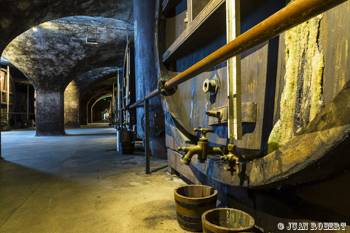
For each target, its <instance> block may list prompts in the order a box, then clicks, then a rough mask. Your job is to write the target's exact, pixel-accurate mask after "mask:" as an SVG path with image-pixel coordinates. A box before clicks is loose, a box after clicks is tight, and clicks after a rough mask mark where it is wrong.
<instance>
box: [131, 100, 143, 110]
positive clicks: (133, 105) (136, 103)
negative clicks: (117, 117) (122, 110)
mask: <svg viewBox="0 0 350 233" xmlns="http://www.w3.org/2000/svg"><path fill="white" fill-rule="evenodd" d="M143 101H144V99H140V100H138V101H136V102H135V103H133V104H132V105H130V106H129V109H132V108H136V107H137V106H139V104H142V103H143Z"/></svg>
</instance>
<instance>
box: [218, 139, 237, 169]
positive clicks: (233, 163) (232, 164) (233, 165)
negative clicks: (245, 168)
mask: <svg viewBox="0 0 350 233" xmlns="http://www.w3.org/2000/svg"><path fill="white" fill-rule="evenodd" d="M235 148H236V145H234V144H232V143H230V144H228V145H227V149H228V154H227V155H223V156H220V159H222V160H224V161H228V166H226V167H225V170H226V171H231V173H233V171H236V172H237V174H239V173H240V170H239V158H238V157H237V156H236V155H235V154H234V151H235Z"/></svg>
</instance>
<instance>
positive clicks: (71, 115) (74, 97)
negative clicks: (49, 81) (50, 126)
mask: <svg viewBox="0 0 350 233" xmlns="http://www.w3.org/2000/svg"><path fill="white" fill-rule="evenodd" d="M79 97H80V92H79V89H78V87H77V85H76V83H75V81H74V80H73V81H72V82H70V83H69V85H68V86H67V87H66V90H65V91H64V125H65V127H67V128H79V127H80V122H79Z"/></svg>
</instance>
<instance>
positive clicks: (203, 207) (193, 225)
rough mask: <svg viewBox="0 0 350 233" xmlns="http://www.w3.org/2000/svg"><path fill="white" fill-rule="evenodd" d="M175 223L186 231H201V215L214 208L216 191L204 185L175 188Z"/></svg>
mask: <svg viewBox="0 0 350 233" xmlns="http://www.w3.org/2000/svg"><path fill="white" fill-rule="evenodd" d="M174 193H175V203H176V214H177V221H178V222H179V225H180V227H181V228H182V229H184V230H187V231H201V230H202V220H201V216H202V214H203V213H204V212H205V211H207V210H210V209H213V208H215V207H216V199H217V194H218V191H217V190H215V189H214V188H212V187H209V186H205V185H186V186H182V187H179V188H176V189H175V191H174Z"/></svg>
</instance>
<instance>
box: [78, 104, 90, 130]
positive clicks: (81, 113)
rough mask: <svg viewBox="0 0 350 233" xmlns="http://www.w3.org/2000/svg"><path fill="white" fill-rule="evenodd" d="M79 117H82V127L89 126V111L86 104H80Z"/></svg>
mask: <svg viewBox="0 0 350 233" xmlns="http://www.w3.org/2000/svg"><path fill="white" fill-rule="evenodd" d="M79 105H80V110H79V117H80V125H87V124H88V122H87V109H86V103H83V104H80V103H79Z"/></svg>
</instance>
